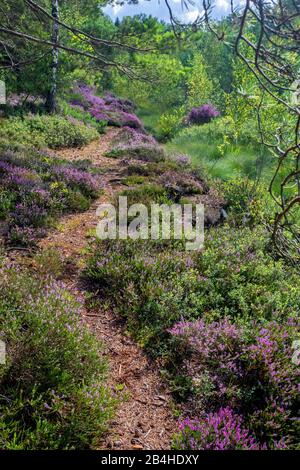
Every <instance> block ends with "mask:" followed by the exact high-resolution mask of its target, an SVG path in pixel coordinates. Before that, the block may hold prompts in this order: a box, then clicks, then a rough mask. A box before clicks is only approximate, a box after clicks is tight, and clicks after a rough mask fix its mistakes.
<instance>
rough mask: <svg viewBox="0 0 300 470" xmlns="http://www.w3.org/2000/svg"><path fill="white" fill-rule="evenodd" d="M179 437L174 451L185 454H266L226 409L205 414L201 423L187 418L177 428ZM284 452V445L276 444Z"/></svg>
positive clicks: (238, 419)
mask: <svg viewBox="0 0 300 470" xmlns="http://www.w3.org/2000/svg"><path fill="white" fill-rule="evenodd" d="M179 430H180V433H179V434H178V435H177V437H176V438H175V441H174V447H175V448H176V449H184V450H266V449H267V446H266V444H260V443H259V442H257V440H256V439H255V437H254V436H253V435H251V433H250V431H249V430H248V429H247V428H246V427H245V426H244V425H243V422H242V418H241V417H240V416H239V415H237V414H236V413H234V411H233V410H232V409H230V408H229V407H226V408H220V409H219V410H218V411H217V412H215V413H208V415H207V416H206V417H204V418H202V419H198V418H195V419H190V418H186V419H184V420H183V421H181V423H180V424H179ZM275 447H276V448H277V449H279V448H280V449H283V448H285V445H284V443H283V442H280V443H278V444H275Z"/></svg>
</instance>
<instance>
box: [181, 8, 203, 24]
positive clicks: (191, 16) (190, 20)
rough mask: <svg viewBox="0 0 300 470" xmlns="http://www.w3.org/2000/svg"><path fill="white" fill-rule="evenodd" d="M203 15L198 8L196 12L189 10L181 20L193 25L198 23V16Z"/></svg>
mask: <svg viewBox="0 0 300 470" xmlns="http://www.w3.org/2000/svg"><path fill="white" fill-rule="evenodd" d="M201 14H202V12H200V11H199V10H198V8H196V9H195V10H189V11H187V12H186V13H184V14H183V15H181V19H182V20H183V21H186V22H187V23H193V22H194V21H196V19H197V18H198V16H201Z"/></svg>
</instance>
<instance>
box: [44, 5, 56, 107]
mask: <svg viewBox="0 0 300 470" xmlns="http://www.w3.org/2000/svg"><path fill="white" fill-rule="evenodd" d="M51 3H52V16H53V18H54V19H55V20H59V7H58V0H51ZM58 40H59V24H58V23H57V21H53V26H52V43H53V44H58ZM58 57H59V48H58V47H56V46H53V48H52V64H51V88H50V91H49V93H48V96H47V101H46V108H47V111H48V112H49V113H51V114H53V113H54V112H55V111H56V105H57V103H56V96H57V75H58Z"/></svg>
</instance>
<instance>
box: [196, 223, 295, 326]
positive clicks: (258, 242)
mask: <svg viewBox="0 0 300 470" xmlns="http://www.w3.org/2000/svg"><path fill="white" fill-rule="evenodd" d="M268 240H269V239H268V233H267V232H266V230H265V229H263V228H262V227H261V226H257V227H255V228H247V227H244V228H242V229H240V230H239V231H237V230H236V229H235V228H234V227H233V228H230V226H229V225H224V226H223V227H220V228H217V229H211V230H210V232H209V233H207V235H206V239H205V250H203V252H202V253H201V254H196V255H195V257H194V262H195V265H196V269H197V271H198V272H199V273H200V274H201V275H202V276H203V277H204V278H205V282H204V283H203V284H202V289H201V291H202V298H203V309H204V311H205V312H206V315H207V316H208V317H209V318H211V319H220V318H222V317H224V316H227V315H228V316H230V317H231V318H232V319H238V318H243V319H245V320H247V319H250V318H254V319H255V318H257V319H259V318H265V319H267V320H271V319H272V318H273V319H274V318H279V319H282V320H283V321H284V320H285V319H286V318H287V316H295V315H297V313H298V312H299V309H298V306H297V305H298V303H299V293H298V292H297V286H299V280H298V277H297V275H296V273H295V271H294V270H293V269H289V268H288V267H286V266H284V265H283V263H282V262H281V261H274V259H273V257H272V256H271V254H269V253H268V250H267V244H268Z"/></svg>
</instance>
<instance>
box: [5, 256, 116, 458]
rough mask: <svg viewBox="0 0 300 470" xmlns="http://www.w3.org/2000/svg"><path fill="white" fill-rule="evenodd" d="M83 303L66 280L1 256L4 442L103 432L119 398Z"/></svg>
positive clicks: (61, 439) (89, 437)
mask: <svg viewBox="0 0 300 470" xmlns="http://www.w3.org/2000/svg"><path fill="white" fill-rule="evenodd" d="M82 308H83V306H82V302H81V301H80V299H75V298H74V297H73V296H72V295H70V293H69V292H68V291H67V289H66V288H65V286H64V285H63V284H62V283H60V282H56V281H54V280H52V279H50V278H47V279H45V280H42V279H40V278H39V279H38V278H35V277H33V276H32V275H30V273H29V272H28V271H22V270H20V268H16V267H14V266H12V265H11V266H10V265H9V264H7V263H6V266H3V265H2V263H0V310H1V318H0V329H1V339H2V340H4V341H5V342H6V344H7V362H6V364H5V365H3V366H1V370H0V388H1V396H0V417H1V438H0V440H1V447H2V448H3V449H21V450H41V449H52V450H53V449H74V448H76V449H86V448H88V447H93V445H94V444H95V443H96V442H99V438H101V437H102V434H103V431H104V430H105V428H106V424H107V422H108V420H109V419H110V418H111V417H112V411H113V407H114V400H113V399H112V397H111V395H110V392H109V391H108V389H107V388H106V386H105V378H106V377H105V369H106V364H105V361H104V360H103V357H102V355H101V349H100V345H99V344H98V343H97V341H96V340H95V338H94V337H93V336H92V335H91V334H90V333H89V331H88V329H87V328H86V327H85V325H84V324H83V322H82V316H81V311H82ZM8 377H9V379H8ZM20 384H22V387H20Z"/></svg>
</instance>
